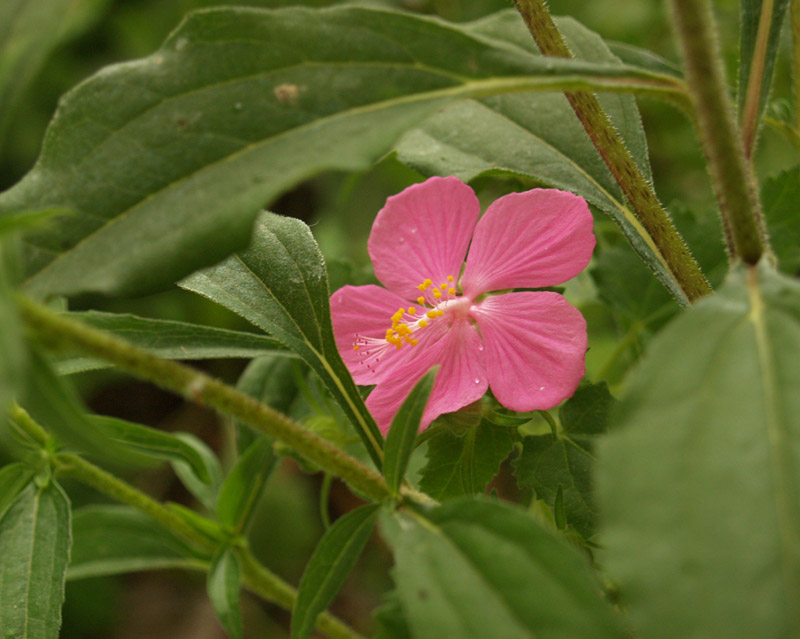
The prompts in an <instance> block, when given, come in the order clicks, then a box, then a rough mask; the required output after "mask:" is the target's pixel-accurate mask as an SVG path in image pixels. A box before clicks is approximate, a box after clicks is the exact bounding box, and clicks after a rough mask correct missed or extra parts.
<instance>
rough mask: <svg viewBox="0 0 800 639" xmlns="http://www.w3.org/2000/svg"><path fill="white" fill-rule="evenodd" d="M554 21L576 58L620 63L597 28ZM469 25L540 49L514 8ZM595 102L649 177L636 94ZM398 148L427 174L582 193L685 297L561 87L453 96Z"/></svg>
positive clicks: (525, 49)
mask: <svg viewBox="0 0 800 639" xmlns="http://www.w3.org/2000/svg"><path fill="white" fill-rule="evenodd" d="M558 26H559V29H560V30H561V31H562V33H563V34H564V36H565V38H566V39H567V40H568V42H569V45H570V49H571V50H572V52H573V53H574V55H575V56H576V57H577V58H582V59H586V60H593V61H600V62H602V63H604V64H607V65H609V66H610V67H612V68H613V66H614V65H620V62H619V60H618V59H617V58H616V57H615V56H614V55H613V54H612V53H611V52H610V51H609V50H608V48H607V47H606V45H605V44H604V43H603V41H602V40H601V39H600V37H599V36H597V35H596V34H594V33H592V32H590V31H588V30H587V29H586V28H584V27H583V26H581V25H580V24H578V23H576V22H575V21H573V20H571V19H561V20H559V21H558ZM471 28H472V31H473V32H474V33H480V34H481V35H484V36H488V37H492V38H495V39H496V41H497V42H498V43H499V42H503V43H507V44H508V43H513V45H514V46H516V47H519V49H518V51H519V54H518V55H520V56H525V57H527V56H533V57H534V58H535V57H540V56H539V53H538V50H537V49H536V45H535V44H534V42H533V39H532V38H531V36H530V34H529V33H528V32H527V30H526V29H525V26H524V24H523V23H522V21H521V20H520V19H519V16H518V15H517V14H516V12H514V11H509V12H503V13H499V14H495V15H494V16H491V17H489V18H487V19H485V20H482V21H479V22H476V23H475V24H474V25H473V26H472V27H471ZM540 59H543V58H541V57H540ZM548 60H552V58H549V59H548ZM600 103H601V105H602V106H603V108H604V110H605V111H606V113H607V114H608V115H609V117H610V118H611V120H612V122H613V123H614V124H615V126H616V128H617V130H618V131H619V133H620V135H621V137H622V138H623V140H624V141H625V143H626V145H627V147H628V149H629V150H630V152H631V154H632V156H633V158H634V160H635V161H636V164H637V165H638V167H639V169H640V170H641V171H642V173H643V174H644V175H645V176H647V177H648V178H650V164H649V160H648V155H647V141H646V139H645V136H644V130H643V129H642V124H641V119H640V117H639V111H638V109H637V107H636V102H635V100H634V98H633V97H630V96H621V95H601V96H600ZM397 151H398V157H399V158H400V160H401V161H403V162H405V163H407V164H409V165H411V166H412V167H414V168H415V169H417V170H419V171H420V172H422V173H423V174H425V175H455V176H456V177H459V178H461V179H462V180H465V181H469V180H473V179H475V178H478V177H481V176H497V175H504V176H509V177H512V178H516V179H518V180H520V181H521V182H522V184H523V185H525V186H527V187H530V186H534V185H546V186H550V187H555V188H559V189H565V190H568V191H572V192H573V193H576V194H578V195H580V196H582V197H584V198H585V199H586V200H587V201H588V202H589V203H591V204H593V205H594V206H596V207H598V208H599V209H600V210H602V211H603V212H605V213H606V214H608V215H609V216H610V217H611V218H612V219H613V220H614V221H615V222H616V223H617V224H618V225H619V226H620V228H621V229H622V232H623V233H624V234H625V237H626V238H627V239H628V241H629V242H630V243H631V245H632V246H633V248H634V250H635V251H636V253H638V254H639V256H640V257H641V258H642V259H643V260H644V262H645V263H646V264H647V265H648V266H649V267H650V268H651V269H652V270H653V272H654V273H655V274H656V275H657V276H658V278H659V280H660V281H661V282H662V284H664V286H665V287H666V288H667V289H668V290H669V291H670V293H671V294H672V295H673V296H674V297H675V298H676V299H678V300H679V301H684V302H685V296H684V295H683V293H682V292H681V289H680V287H679V286H678V284H677V283H676V282H675V280H674V279H673V277H672V275H671V274H670V273H669V271H668V269H667V267H666V262H665V260H664V258H663V256H662V255H661V254H660V253H659V252H658V251H657V249H656V248H655V245H654V244H653V243H652V240H650V238H649V236H647V234H646V233H645V231H644V230H643V229H642V227H641V224H640V223H639V221H638V220H637V219H636V217H635V215H634V213H633V211H631V209H630V208H629V207H628V204H627V202H626V201H625V199H624V197H623V195H622V192H621V191H620V188H619V186H618V185H617V183H616V181H615V180H614V178H613V176H612V175H611V173H610V172H609V170H608V168H607V167H606V165H605V163H604V162H603V160H602V158H601V157H600V154H599V153H598V152H597V150H596V149H595V147H594V145H593V144H592V142H591V140H590V139H589V136H588V135H587V134H586V132H585V130H584V129H583V126H582V125H581V124H580V122H579V121H578V119H577V118H576V117H575V113H574V112H573V110H572V108H571V107H570V105H569V103H568V102H567V100H566V98H565V97H564V96H563V95H560V94H558V93H549V94H544V93H543V94H532V93H515V94H511V95H502V96H493V97H488V98H484V99H482V100H480V101H474V100H464V101H461V102H458V103H456V104H454V105H452V106H449V107H447V108H445V109H443V110H441V111H439V112H437V113H436V114H435V115H433V116H431V117H430V118H428V119H427V120H425V121H424V122H423V123H422V124H421V125H420V126H419V127H418V128H416V129H414V130H412V131H411V132H409V133H408V134H406V135H405V136H404V137H403V138H402V139H401V141H400V143H399V145H398V146H397Z"/></svg>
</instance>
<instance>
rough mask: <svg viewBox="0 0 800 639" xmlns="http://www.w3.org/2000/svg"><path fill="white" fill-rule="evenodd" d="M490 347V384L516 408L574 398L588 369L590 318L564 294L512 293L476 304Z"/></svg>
mask: <svg viewBox="0 0 800 639" xmlns="http://www.w3.org/2000/svg"><path fill="white" fill-rule="evenodd" d="M471 315H472V317H474V318H475V320H476V321H477V322H478V328H480V331H481V336H482V337H483V343H484V345H485V346H486V351H485V352H486V366H487V372H488V374H489V385H490V386H491V388H492V392H493V393H494V396H495V397H496V398H497V400H498V401H499V402H500V403H501V404H502V405H503V406H505V407H507V408H510V409H511V410H516V411H529V410H547V409H548V408H552V407H553V406H555V405H556V404H558V403H560V402H561V401H562V400H564V399H566V398H567V397H570V396H571V395H572V393H574V392H575V389H576V388H577V387H578V384H579V383H580V381H581V379H582V378H583V375H584V373H585V371H586V363H585V356H586V321H585V320H584V319H583V316H582V315H581V313H580V311H579V310H578V309H576V308H575V307H574V306H572V305H571V304H570V303H569V302H567V301H566V300H565V299H564V298H563V297H562V296H561V295H559V294H558V293H550V292H542V293H534V292H531V293H528V292H523V293H506V294H504V295H495V296H491V297H489V298H487V299H486V300H484V301H483V302H481V303H480V304H478V305H476V306H475V307H473V309H472V311H471Z"/></svg>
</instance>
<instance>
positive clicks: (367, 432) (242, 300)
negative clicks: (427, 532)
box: [181, 213, 382, 465]
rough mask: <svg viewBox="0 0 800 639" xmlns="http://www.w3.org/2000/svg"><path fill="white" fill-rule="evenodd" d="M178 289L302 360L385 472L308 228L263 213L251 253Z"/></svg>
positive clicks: (322, 265)
mask: <svg viewBox="0 0 800 639" xmlns="http://www.w3.org/2000/svg"><path fill="white" fill-rule="evenodd" d="M181 286H183V287H184V288H187V289H189V290H191V291H195V292H197V293H200V294H201V295H205V296H206V297H208V298H210V299H212V300H214V301H215V302H218V303H219V304H222V305H223V306H225V307H226V308H229V309H230V310H232V311H234V312H235V313H238V314H239V315H241V316H242V317H244V318H245V319H247V320H249V321H250V322H252V323H253V324H255V325H256V326H258V327H260V328H261V329H263V330H265V331H267V332H268V333H270V334H271V335H272V336H273V337H274V338H275V339H277V340H279V341H281V342H283V343H284V344H285V345H286V346H288V347H289V348H290V349H292V350H293V351H294V352H295V353H297V354H298V355H299V356H300V357H302V358H303V360H305V361H306V363H307V364H308V365H309V366H310V367H311V368H312V369H313V370H314V372H315V373H316V374H317V375H318V376H319V377H320V379H321V380H322V381H323V382H324V384H325V386H326V387H327V388H328V390H329V391H330V393H331V395H333V397H334V398H335V399H336V401H337V402H338V403H339V405H340V406H341V407H342V409H343V410H344V411H345V414H346V415H347V417H348V418H349V419H350V420H351V422H352V423H353V425H354V426H356V430H357V432H358V433H359V435H360V436H361V437H362V439H363V440H364V444H365V446H366V447H367V450H368V451H369V453H370V455H371V456H372V459H373V461H374V462H375V463H376V464H377V465H380V459H381V444H382V437H381V434H380V431H379V430H378V427H377V425H376V424H375V420H374V419H373V418H372V415H370V413H369V411H368V410H367V408H366V406H365V405H364V402H363V400H362V399H361V395H360V394H359V392H358V389H357V388H356V385H355V383H354V382H353V378H352V377H351V376H350V373H349V372H348V370H347V368H346V366H345V365H344V362H343V361H342V358H341V357H340V356H339V352H338V350H337V348H336V342H335V341H334V338H333V327H332V325H331V315H330V306H329V297H330V291H329V290H328V278H327V275H326V273H325V263H324V261H323V258H322V255H321V254H320V252H319V248H318V247H317V244H316V242H315V241H314V238H313V237H312V235H311V232H310V231H309V229H308V227H307V226H306V225H305V224H303V223H302V222H300V221H299V220H295V219H292V218H286V217H281V216H279V215H274V214H272V213H265V214H263V215H262V216H261V217H260V218H259V220H258V223H257V224H256V227H255V230H254V232H253V242H252V244H251V245H250V248H248V249H247V250H246V251H242V252H240V253H237V254H236V255H234V256H233V257H230V258H229V259H227V260H225V261H224V262H222V263H221V264H218V265H217V266H214V267H211V268H210V269H206V270H205V271H200V272H199V273H195V274H194V275H192V276H191V277H189V278H188V279H185V280H183V282H181Z"/></svg>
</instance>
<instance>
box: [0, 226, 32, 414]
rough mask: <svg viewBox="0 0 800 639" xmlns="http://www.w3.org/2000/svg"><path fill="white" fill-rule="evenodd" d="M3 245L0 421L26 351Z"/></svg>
mask: <svg viewBox="0 0 800 639" xmlns="http://www.w3.org/2000/svg"><path fill="white" fill-rule="evenodd" d="M7 259H9V256H8V247H7V245H6V244H5V243H4V242H2V241H0V327H1V328H0V419H4V418H5V417H4V416H5V414H6V408H7V407H8V405H9V404H10V403H11V401H12V400H13V399H14V397H15V396H16V394H17V392H18V390H19V386H20V379H24V377H25V367H26V349H25V342H24V340H23V339H22V326H21V322H20V320H19V317H18V316H17V307H16V304H15V302H14V298H13V291H12V288H11V283H10V281H9V276H8V272H7V269H6V260H7Z"/></svg>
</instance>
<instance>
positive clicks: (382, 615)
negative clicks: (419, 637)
mask: <svg viewBox="0 0 800 639" xmlns="http://www.w3.org/2000/svg"><path fill="white" fill-rule="evenodd" d="M373 617H374V619H375V623H376V624H377V626H378V628H377V630H376V631H375V635H374V639H411V629H410V628H409V627H408V621H407V620H406V616H405V614H404V613H403V606H402V604H401V602H400V597H399V596H398V594H397V591H396V590H390V591H389V592H388V593H386V594H385V595H384V597H383V604H382V605H381V606H380V608H377V609H376V610H375V613H374V614H373Z"/></svg>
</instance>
